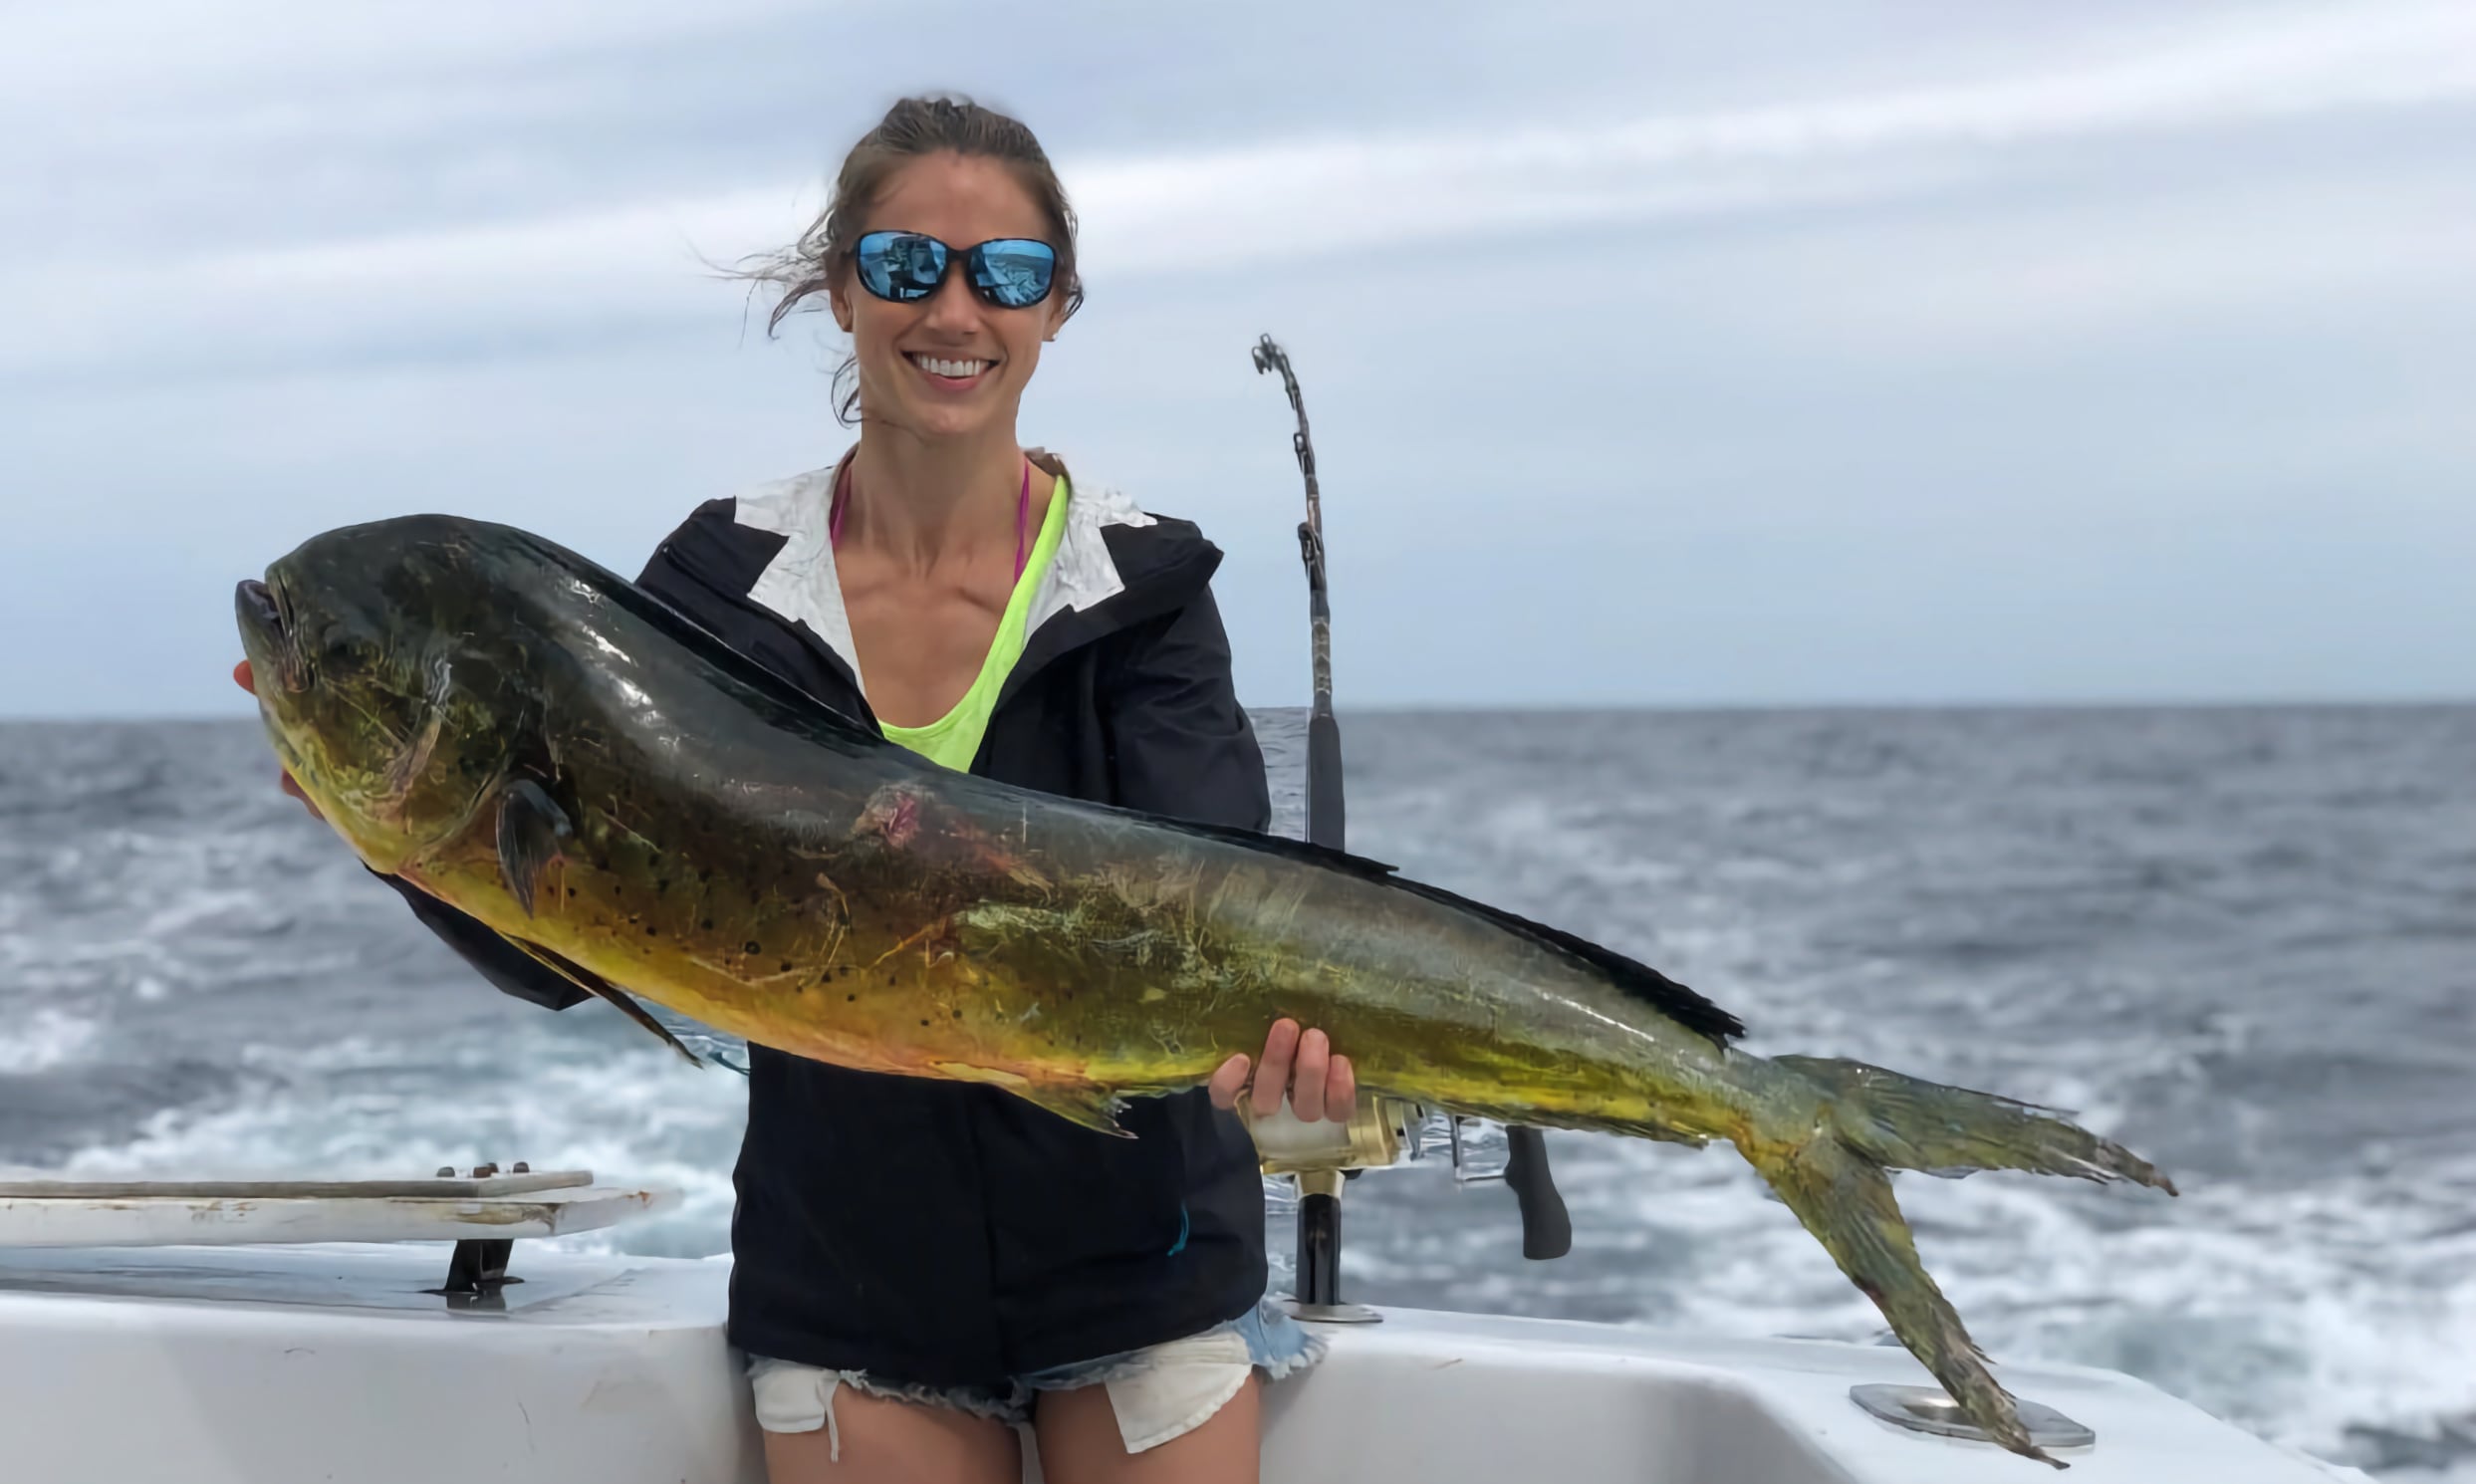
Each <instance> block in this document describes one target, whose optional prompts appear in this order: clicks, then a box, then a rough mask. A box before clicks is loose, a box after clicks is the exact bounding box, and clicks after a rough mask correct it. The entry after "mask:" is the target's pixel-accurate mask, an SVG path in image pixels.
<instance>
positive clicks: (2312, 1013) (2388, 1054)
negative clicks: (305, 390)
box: [0, 707, 2476, 1481]
mask: <svg viewBox="0 0 2476 1484" xmlns="http://www.w3.org/2000/svg"><path fill="white" fill-rule="evenodd" d="M1260 724H1261V726H1262V728H1263V731H1264V733H1265V736H1266V740H1267V743H1268V748H1269V751H1270V753H1271V755H1272V760H1273V764H1274V773H1275V783H1276V795H1277V797H1278V798H1279V799H1280V801H1281V804H1282V808H1283V812H1284V819H1283V821H1282V824H1283V826H1284V828H1287V829H1288V830H1290V831H1291V832H1292V833H1296V831H1297V829H1298V818H1297V814H1298V799H1299V781H1300V780H1299V741H1300V723H1299V718H1298V717H1297V716H1296V715H1295V714H1293V713H1279V712H1274V713H1266V714H1264V715H1263V716H1262V717H1261V718H1260ZM1347 726H1348V731H1347V744H1346V745H1347V748H1348V753H1349V759H1350V765H1351V770H1352V772H1351V779H1352V785H1351V786H1352V800H1351V807H1352V815H1351V824H1352V844H1353V846H1354V847H1355V848H1356V849H1358V850H1360V851H1361V852H1362V853H1363V854H1367V855H1371V856H1375V857H1377V858H1378V859H1382V860H1386V861H1390V862H1392V863H1394V864H1395V865H1397V866H1401V867H1402V868H1403V869H1404V870H1405V871H1408V872H1410V873H1412V874H1415V875H1418V876H1421V877H1423V878H1426V879H1429V880H1432V881H1435V882H1437V883H1439V884H1441V885H1445V886H1449V887H1452V888H1454V889H1457V890H1460V891H1464V892H1467V893H1469V894H1472V895H1476V896H1479V897H1483V898H1485V899H1488V900H1490V901H1493V902H1496V903H1499V904H1501V905H1503V906H1505V907H1508V908H1511V909H1514V910H1517V911H1521V912H1523V913H1526V914H1529V915H1532V916H1536V917H1540V918H1543V919H1546V920H1549V921H1553V922H1556V923H1558V924H1560V925H1563V926H1566V927H1569V928H1572V929H1573V930H1575V931H1578V932H1581V933H1584V934H1586V935H1588V936H1592V937H1596V938H1598V939H1600V940H1602V941H1605V942H1607V943H1609V944H1610V945H1611V946H1614V947H1616V948H1619V949H1622V950H1624V951H1627V952H1630V953H1633V954H1635V955H1636V956H1638V957H1641V958H1643V959H1645V960H1646V961H1648V962H1650V963H1653V964H1655V965H1657V966H1659V967H1660V968H1662V969H1663V970H1665V971H1667V972H1668V973H1670V974H1671V975H1673V976H1674V977H1676V978H1678V979H1681V980H1683V981H1684V982H1686V983H1688V984H1691V985H1693V986H1695V987H1696V988H1697V989H1700V990H1702V991H1703V992H1704V993H1706V994H1708V995H1710V996H1711V997H1712V998H1714V999H1716V1000H1718V1001H1719V1002H1720V1003H1722V1004H1724V1005H1727V1006H1728V1007H1730V1008H1731V1009H1733V1010H1735V1011H1736V1012H1737V1013H1738V1014H1740V1015H1741V1016H1742V1017H1743V1018H1744V1019H1745V1020H1746V1021H1747V1023H1748V1024H1749V1025H1750V1026H1751V1027H1752V1035H1751V1037H1750V1040H1749V1043H1748V1044H1749V1048H1750V1049H1752V1050H1755V1051H1760V1052H1780V1051H1798V1052H1805V1053H1811V1054H1816V1055H1832V1056H1851V1057H1857V1058H1860V1059H1864V1060H1867V1061H1872V1062H1876V1063H1879V1064H1882V1065H1885V1066H1891V1067H1896V1068H1899V1069H1901V1070H1903V1071H1907V1072H1911V1073H1915V1074H1918V1075H1921V1076H1926V1077H1932V1078H1937V1079H1940V1080H1944V1081H1949V1082H1955V1083H1959V1084H1963V1085H1966V1086H1972V1087H1979V1088H1985V1089H1989V1090H1993V1091H1999V1092H2003V1093H2006V1094H2010V1095H2012V1096H2016V1097H2021V1098H2027V1099H2031V1100H2034V1101H2038V1102H2043V1103H2048V1104H2051V1105H2055V1106H2059V1107H2063V1108H2068V1109H2074V1110H2077V1111H2078V1112H2079V1113H2080V1116H2081V1117H2082V1118H2083V1119H2084V1120H2085V1121H2086V1122H2088V1123H2090V1124H2091V1125H2093V1126H2095V1127H2097V1128H2100V1129H2102V1130H2104V1131H2105V1132H2108V1133H2110V1134H2112V1135H2113V1136H2115V1137H2118V1138H2120V1139H2122V1140H2124V1141H2126V1142H2128V1143H2130V1144H2131V1145H2132V1146H2133V1147H2134V1148H2136V1149H2138V1150H2140V1151H2141V1152H2142V1153H2144V1154H2146V1155H2148V1156H2150V1157H2151V1158H2153V1159H2155V1160H2156V1161H2157V1162H2159V1163H2160V1164H2162V1165H2164V1166H2165V1167H2166V1168H2167V1169H2168V1170H2169V1171H2170V1172H2171V1173H2172V1174H2173V1175H2174V1176H2175V1178H2176V1179H2177V1181H2178V1182H2179V1184H2180V1185H2181V1186H2182V1188H2183V1190H2184V1194H2183V1196H2182V1197H2181V1198H2180V1199H2172V1200H2170V1199H2168V1198H2166V1197H2164V1196H2162V1195H2158V1194H2155V1193H2152V1192H2146V1191H2127V1190H2124V1189H2121V1188H2100V1187H2097V1186H2092V1185H2088V1184H2085V1183H2083V1182H2078V1181H2065V1180H2042V1179H2038V1178H2035V1177H2031V1176H2026V1175H1981V1176H1977V1177H1975V1178H1972V1179H1968V1180H1960V1181H1946V1180H1934V1179H1929V1178H1925V1177H1919V1176H1907V1177H1903V1178H1902V1179H1901V1181H1900V1192H1901V1200H1902V1202H1903V1204H1904V1205H1905V1206H1906V1208H1907V1210H1908V1211H1909V1213H1910V1215H1911V1217H1912V1219H1913V1221H1914V1223H1915V1225H1916V1227H1917V1230H1918V1236H1919V1242H1920V1245H1921V1248H1922V1250H1923V1252H1924V1254H1925V1258H1926V1261H1927V1264H1928V1266H1929V1267H1930V1268H1931V1269H1932V1270H1933V1271H1934V1272H1935V1274H1936V1275H1937V1277H1938V1279H1939V1280H1940V1281H1941V1283H1942V1284H1943V1286H1944V1288H1945V1290H1946V1291H1947V1292H1948V1293H1949V1294H1950V1295H1951V1296H1952V1298H1953V1300H1954V1301H1955V1302H1956V1303H1957V1304H1958V1306H1959V1308H1960V1310H1961V1312H1962V1314H1963V1315H1964V1317H1965V1318H1966V1319H1967V1320H1968V1322H1969V1324H1970V1326H1971V1328H1972V1330H1973V1332H1974V1333H1975V1335H1976V1336H1977V1338H1978V1340H1979V1341H1980V1342H1981V1344H1983V1345H1984V1346H1985V1347H1986V1349H1987V1350H1988V1351H1989V1352H1991V1353H1992V1354H1993V1355H1994V1356H1995V1357H1996V1358H1997V1359H1998V1360H2032V1359H2044V1360H2070V1361H2080V1362H2088V1363H2095V1364H2101V1365H2107V1366H2114V1367H2117V1368H2120V1369H2123V1370H2127V1371H2129V1372H2131V1373H2133V1374H2136V1375H2139V1376H2143V1377H2146V1378H2147V1379H2149V1380H2151V1381H2154V1382H2155V1383H2157V1384H2158V1385H2160V1386H2162V1387H2164V1388H2165V1389H2167V1390H2169V1391H2172V1392H2174V1393H2176V1394H2178V1395H2181V1396H2184V1397H2186V1398H2188V1399H2190V1400H2192V1401H2194V1402H2195V1403H2197V1404H2199V1405H2201V1406H2203V1407H2206V1408H2208V1409H2209V1410H2211V1411H2213V1412H2215V1413H2218V1414H2219V1415H2222V1416H2225V1417H2228V1418H2230V1419H2232V1420H2234V1421H2236V1422H2238V1423H2240V1424H2242V1425H2244V1426H2246V1427H2248V1428H2251V1429H2252V1430H2254V1431H2257V1432H2259V1433H2262V1434H2263V1435H2265V1436H2268V1437H2271V1438H2273V1439H2275V1440H2278V1441H2280V1442H2284V1443H2287V1444H2290V1445H2292V1446H2295V1447H2299V1448H2303V1449H2307V1450H2310V1451H2313V1452H2316V1453H2319V1454H2321V1455H2323V1456H2326V1457H2331V1458H2336V1459H2341V1460H2345V1461H2349V1462H2353V1463H2357V1464H2359V1465H2362V1466H2364V1467H2366V1468H2368V1469H2370V1470H2372V1471H2373V1472H2375V1473H2376V1474H2379V1475H2381V1476H2383V1477H2384V1478H2386V1479H2391V1480H2398V1481H2406V1480H2419V1481H2429V1480H2435V1479H2442V1478H2470V1477H2476V708H2464V707H2460V708H2452V707H2436V708H2349V709H2256V710H2246V709H2210V710H2085V711H2083V710H2059V711H1996V710H1987V711H1926V710H1920V711H1885V712H1856V711H1818V712H1810V713H1795V712H1770V713H1754V712H1737V713H1709V714H1686V713H1625V714H1608V715H1591V714H1555V715H1544V714H1537V715H1513V714H1463V715H1445V716H1405V715H1374V716H1364V717H1354V718H1350V719H1349V720H1348V722H1347ZM1346 1049H1347V1048H1345V1050H1346ZM741 1098H742V1085H741V1084H740V1082H739V1081H738V1079H736V1078H734V1077H732V1076H730V1075H729V1074H727V1073H722V1072H705V1073H698V1072H695V1071H692V1070H689V1069H687V1068H685V1067H683V1066H681V1065H680V1064H679V1063H678V1062H676V1060H675V1059H673V1058H672V1057H671V1056H670V1055H669V1054H668V1053H667V1052H665V1051H663V1050H661V1049H660V1048H659V1047H657V1046H655V1045H654V1044H653V1043H652V1042H651V1041H650V1040H649V1039H648V1038H645V1037H644V1036H643V1035H642V1033H641V1032H640V1031H638V1030H636V1029H634V1028H633V1027H630V1026H628V1025H627V1024H625V1023H624V1022H623V1021H622V1020H621V1019H620V1018H619V1016H618V1015H616V1014H613V1013H610V1012H608V1011H607V1010H605V1009H603V1008H602V1007H596V1006H586V1007H580V1008H579V1009H577V1010H573V1011H569V1012H566V1013H564V1014H559V1015H552V1014H549V1013H546V1012H543V1011H539V1010H535V1009H533V1008H531V1007H529V1006H526V1005H522V1004H519V1003H517V1002H514V1001H512V1000H508V999H506V998H504V997H502V996H500V995H498V994H496V993H494V992H492V991H491V990H490V989H488V988H487V987H486V986H484V985H483V984H481V983H480V982H479V981H478V980H475V979H472V978H471V977H470V976H468V975H467V974H466V973H465V972H464V971H463V969H462V967H461V965H460V964H459V963H458V962H457V961H456V960H455V959H454V958H453V957H452V956H450V955H449V954H448V953H447V952H446V951H445V950H444V949H443V948H441V947H439V946H438V945H437V944H436V943H434V942H433V941H431V940H430V939H429V938H428V937H427V936H426V935H425V934H424V933H422V932H421V931H420V930H419V929H418V928H417V927H416V926H415V925H414V924H413V922H412V920H411V919H410V917H409V916H408V915H407V914H406V913H405V912H404V911H403V909H402V907H401V906H400V904H398V903H397V901H396V900H395V899H394V897H393V896H392V894H391V893H389V892H387V891H386V890H384V889H383V888H381V887H379V886H378V885H376V884H375V883H374V882H372V881H371V880H369V879H368V878H367V877H366V875H365V874H364V872H363V871H362V870H361V868H360V867H359V866H357V865H356V864H354V863H353V862H352V861H351V860H350V859H349V857H348V855H347V853H346V852H345V850H344V848H343V847H342V846H341V845H340V844H339V843H338V842H337V841H336V840H335V839H334V838H333V837H332V836H331V835H329V834H328V833H327V832H326V830H325V827H323V826H321V825H319V824H317V823H316V822H314V821H312V820H310V819H309V818H308V817H307V816H306V815H304V814H303V813H302V811H301V810H300V808H299V806H297V805H296V804H294V803H293V802H292V801H290V800H288V799H286V798H284V797H282V796H281V795H279V794H278V793H277V792H276V791H275V788H274V786H273V782H272V763H271V761H270V759H269V756H268V754H267V753H266V750H265V748H264V746H263V744H262V743H261V742H260V741H259V740H258V738H257V737H256V735H255V732H254V729H253V727H252V726H251V725H249V724H245V723H194V724H159V723H157V724H124V725H100V724H98V725H85V724H60V725H9V726H0V1164H14V1165H19V1166H29V1167H34V1168H39V1169H45V1170H59V1171H65V1172H67V1173H70V1174H74V1175H82V1176H103V1175H132V1176H136V1175H157V1176H162V1175H184V1176H194V1177H204V1176H209V1175H226V1176H248V1175H264V1174H277V1173H284V1174H304V1175H306V1174H320V1175H335V1176H346V1175H387V1174H404V1173H415V1172H427V1171H428V1170H430V1169H431V1168H433V1167H435V1166H437V1165H440V1164H450V1163H452V1164H458V1165H465V1164H470V1163H473V1162H475V1161H477V1160H482V1159H495V1160H498V1161H500V1162H502V1163H505V1162H508V1161H510V1160H514V1159H519V1158H523V1159H530V1160H533V1161H534V1162H535V1163H537V1164H541V1163H553V1164H574V1165H584V1166H589V1167H592V1168H594V1169H597V1170H601V1171H605V1172H609V1173H614V1174H624V1175H627V1176H630V1177H636V1178H645V1179H652V1180H658V1181H663V1182H667V1183H671V1184H675V1185H677V1186H678V1187H680V1188H681V1189H682V1190H684V1191H685V1192H686V1199H685V1201H684V1203H683V1205H682V1206H681V1208H680V1209H679V1210H677V1211H676V1212H675V1213H673V1214H670V1215H668V1216H665V1217H663V1218H661V1219H659V1220H656V1221H653V1222H648V1223H644V1224H642V1225H639V1226H635V1227H629V1228H624V1229H622V1230H621V1231H619V1232H618V1233H614V1234H611V1235H609V1236H607V1237H597V1238H590V1239H580V1241H581V1242H583V1243H591V1242H596V1241H609V1242H612V1243H613V1244H614V1245H618V1246H621V1247H624V1248H626V1249H628V1250H634V1251H646V1252H658V1253H666V1254H682V1255H697V1254H705V1253H710V1252H715V1251H719V1250H721V1249H722V1247H723V1246H724V1245H725V1233H726V1229H727V1228H726V1223H727V1220H728V1216H729V1209H730V1190H729V1169H730V1163H731V1158H732V1155H733V1152H734V1150H735V1148H736V1144H737V1139H738V1132H739V1126H740V1119H741ZM1550 1147H1551V1150H1552V1153H1553V1155H1554V1159H1555V1164H1556V1171H1557V1176H1558V1180H1559V1183H1560V1184H1561V1185H1562V1187H1563V1190H1564V1193H1565V1197H1566V1200H1567V1202H1568V1204H1569V1205H1570V1207H1571V1208H1572V1211H1573V1214H1574V1225H1575V1250H1574V1254H1573V1255H1572V1256H1571V1257H1570V1258H1567V1259H1564V1260H1562V1261H1558V1262H1552V1263H1528V1262H1525V1261H1524V1260H1523V1259H1522V1258H1521V1256H1520V1249H1519V1241H1518V1229H1517V1226H1516V1224H1515V1219H1514V1212H1513V1202H1512V1197H1511V1195H1510V1193H1508V1192H1506V1191H1505V1190H1504V1189H1503V1188H1502V1187H1500V1186H1494V1185H1476V1186H1471V1187H1468V1188H1457V1187H1456V1186H1454V1184H1453V1182H1452V1181H1451V1180H1450V1178H1449V1177H1448V1176H1447V1175H1446V1174H1445V1173H1444V1172H1443V1171H1442V1170H1441V1168H1440V1167H1438V1166H1436V1165H1431V1164H1430V1165H1411V1166H1407V1167H1403V1168H1397V1169H1392V1170H1384V1171H1378V1172H1375V1173H1372V1174H1370V1175H1368V1176H1366V1177H1365V1178H1363V1179H1361V1180H1359V1181H1357V1182H1355V1183H1354V1184H1353V1186H1352V1188H1351V1192H1350V1197H1349V1212H1348V1216H1347V1243H1346V1258H1345V1286H1346V1290H1347V1292H1348V1293H1349V1294H1350V1296H1352V1297H1355V1298H1360V1299H1364V1300H1368V1301H1373V1302H1389V1303H1399V1304H1413V1305H1426V1306H1434V1307H1446V1308H1462V1309H1481V1310H1492V1311H1503V1312H1515V1313H1532V1314H1549V1315H1564V1316H1577V1317H1584V1318H1590V1319H1596V1320H1608V1321H1616V1322H1624V1323H1641V1324H1651V1325H1660V1326H1678V1327H1688V1328H1693V1329H1699V1330H1706V1331H1716V1332H1723V1333H1730V1334H1746V1335H1771V1334H1799V1335H1827V1336H1835V1337H1843V1338H1851V1339H1865V1338H1869V1337H1872V1336H1875V1335H1876V1334H1878V1332H1879V1331H1880V1329H1881V1325H1880V1321H1879V1319H1878V1317H1877V1316H1875V1314H1874V1312H1873V1311H1872V1309H1871V1308H1870V1307H1869V1306H1868V1305H1867V1304H1866V1303H1865V1302H1864V1300H1863V1299H1862V1298H1861V1297H1859V1296H1858V1295H1857V1292H1856V1291H1855V1290H1854V1289H1853V1288H1852V1287H1851V1286H1850V1285H1849V1284H1848V1283H1847V1282H1846V1281H1845V1280H1844V1279H1843V1278H1842V1277H1841V1276H1840V1275H1839V1273H1838V1272H1837V1270H1836V1269H1834V1268H1833V1267H1832V1265H1831V1263H1830V1261H1829V1260H1828V1258H1826V1257H1825V1256H1824V1254H1823V1252H1822V1250H1821V1248H1820V1247H1818V1246H1817V1245H1816V1244H1815V1243H1814V1242H1813V1241H1812V1239H1811V1238H1809V1237H1808V1236H1806V1234H1805V1233H1804V1232H1803V1231H1802V1230H1801V1229H1800V1228H1799V1227H1798V1226H1797V1224H1796V1222H1795V1221H1794V1220H1793V1219H1792V1218H1791V1217H1790V1216H1789V1214H1788V1212H1787V1211H1786V1209H1785V1208H1784V1207H1782V1206H1780V1205H1778V1204H1777V1203H1776V1202H1774V1201H1771V1200H1769V1199H1768V1198H1766V1196H1765V1195H1764V1193H1763V1191H1762V1188H1761V1186H1760V1183H1759V1182H1758V1181H1757V1180H1756V1179H1755V1178H1754V1177H1753V1175H1752V1173H1751V1172H1750V1171H1749V1170H1748V1169H1747V1168H1746V1167H1745V1166H1744V1164H1743V1163H1742V1162H1741V1161H1740V1160H1738V1159H1737V1158H1736V1156H1735V1155H1734V1154H1733V1153H1732V1152H1730V1151H1728V1150H1726V1149H1713V1150H1704V1151H1693V1150H1688V1149H1682V1148H1677V1147H1673V1146H1666V1145H1653V1144H1649V1143H1643V1142H1637V1141H1630V1140H1619V1139H1612V1138H1595V1137H1585V1136H1579V1135H1551V1139H1550ZM1288 1242H1289V1236H1288V1234H1287V1232H1286V1231H1277V1232H1276V1233H1275V1247H1276V1250H1277V1251H1281V1250H1286V1248H1287V1246H1288Z"/></svg>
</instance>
